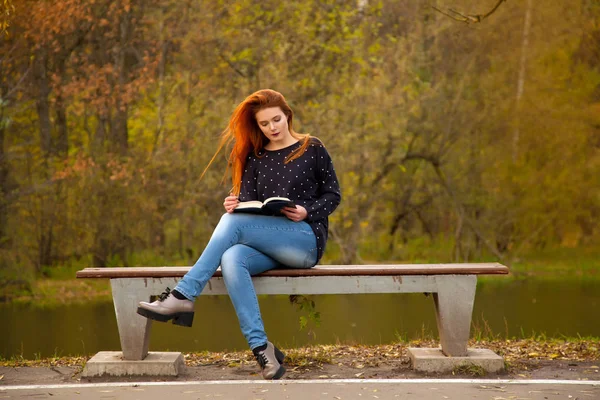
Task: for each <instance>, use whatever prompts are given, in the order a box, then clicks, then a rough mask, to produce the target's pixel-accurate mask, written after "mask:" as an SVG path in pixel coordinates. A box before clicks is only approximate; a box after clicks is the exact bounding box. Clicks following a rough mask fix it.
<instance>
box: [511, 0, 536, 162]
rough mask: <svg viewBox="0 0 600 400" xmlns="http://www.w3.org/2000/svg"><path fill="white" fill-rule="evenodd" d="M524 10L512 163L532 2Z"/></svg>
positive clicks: (517, 145)
mask: <svg viewBox="0 0 600 400" xmlns="http://www.w3.org/2000/svg"><path fill="white" fill-rule="evenodd" d="M526 7H527V8H526V9H525V20H524V22H523V40H522V41H521V59H520V61H519V77H518V79H517V95H516V100H515V130H514V132H513V152H512V158H513V162H515V161H517V157H518V156H519V141H520V136H521V132H520V129H521V126H520V125H521V117H520V113H521V97H523V91H524V89H525V65H526V62H527V53H528V51H529V27H530V26H531V8H532V0H527V5H526Z"/></svg>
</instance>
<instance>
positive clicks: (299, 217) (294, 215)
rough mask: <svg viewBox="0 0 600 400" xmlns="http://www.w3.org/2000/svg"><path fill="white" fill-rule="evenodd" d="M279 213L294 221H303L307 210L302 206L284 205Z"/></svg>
mask: <svg viewBox="0 0 600 400" xmlns="http://www.w3.org/2000/svg"><path fill="white" fill-rule="evenodd" d="M281 213H282V214H283V215H285V216H286V217H288V218H289V219H291V220H292V221H294V222H300V221H304V219H305V218H306V216H307V215H308V211H306V208H304V207H302V206H296V207H284V208H282V209H281Z"/></svg>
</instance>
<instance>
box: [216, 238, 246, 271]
mask: <svg viewBox="0 0 600 400" xmlns="http://www.w3.org/2000/svg"><path fill="white" fill-rule="evenodd" d="M241 250H242V246H241V245H235V246H232V247H230V248H229V249H227V250H226V251H225V253H223V255H222V256H221V272H222V273H223V278H225V279H227V277H229V276H231V275H233V274H235V273H236V271H238V270H239V269H240V268H244V258H245V256H244V255H243V254H242V251H241Z"/></svg>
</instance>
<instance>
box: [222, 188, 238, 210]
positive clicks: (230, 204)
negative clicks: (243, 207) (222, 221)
mask: <svg viewBox="0 0 600 400" xmlns="http://www.w3.org/2000/svg"><path fill="white" fill-rule="evenodd" d="M239 203H240V201H239V200H238V198H237V196H234V195H233V194H231V193H229V196H227V197H225V201H224V202H223V207H225V211H227V212H228V213H229V214H231V213H232V212H233V210H235V208H236V207H237V205H238V204H239Z"/></svg>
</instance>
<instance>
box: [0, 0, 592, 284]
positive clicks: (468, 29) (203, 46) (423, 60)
mask: <svg viewBox="0 0 600 400" xmlns="http://www.w3.org/2000/svg"><path fill="white" fill-rule="evenodd" d="M496 3H498V2H497V1H496V0H486V1H475V0H453V1H451V2H448V3H444V4H442V3H440V2H438V1H435V0H434V1H429V2H427V1H417V0H381V1H372V0H359V1H358V2H357V1H355V0H353V1H344V0H323V1H313V0H305V1H290V2H285V1H271V0H267V1H264V0H262V1H256V0H232V1H220V0H213V1H200V0H194V1H192V0H178V1H174V0H119V1H114V0H45V1H40V0H18V1H17V0H12V1H10V0H3V1H2V3H0V8H1V10H2V13H1V15H0V19H1V23H0V26H1V27H2V28H3V29H4V30H5V32H4V33H3V37H2V39H1V40H2V41H1V42H0V287H2V290H3V291H6V290H13V289H15V288H17V289H18V288H20V289H25V290H27V289H28V288H30V287H31V282H33V281H34V280H35V279H37V278H39V277H43V276H51V275H52V273H53V271H54V270H56V269H58V268H67V269H68V270H69V269H70V270H73V269H79V268H81V267H86V266H116V265H129V266H133V265H191V264H192V263H193V262H194V261H195V259H196V258H197V257H198V255H199V253H200V252H201V250H202V249H203V247H204V244H205V243H206V242H207V240H208V238H209V236H210V233H211V232H212V230H213V228H214V227H215V225H216V223H217V222H218V220H219V218H220V215H221V214H222V211H223V210H222V205H221V204H222V201H223V198H224V197H225V196H226V195H227V193H228V189H229V187H230V182H229V180H227V179H226V180H225V182H224V183H223V181H222V177H223V172H224V171H225V169H226V156H225V153H223V154H222V156H220V157H219V158H218V160H217V162H216V163H215V164H214V165H213V166H212V167H211V168H210V169H209V170H208V172H207V174H206V175H205V176H204V178H203V179H200V175H201V174H202V171H203V170H204V168H205V166H206V165H207V164H208V161H209V159H210V157H211V156H212V155H213V154H214V152H215V150H216V147H217V146H216V143H217V141H218V138H219V135H220V133H221V131H222V130H223V128H224V127H225V126H226V123H227V120H228V117H229V116H230V114H231V112H232V111H233V109H234V108H235V106H236V105H237V104H238V103H239V102H240V101H242V100H243V99H244V98H245V96H247V95H248V94H250V93H251V92H253V91H255V90H258V89H261V88H272V89H275V90H278V91H280V92H282V93H283V94H284V95H285V96H286V98H287V99H288V101H289V102H290V104H291V106H292V108H293V109H294V111H295V120H296V121H297V122H296V125H295V128H296V130H297V131H299V132H305V133H311V134H312V135H315V136H317V137H319V138H320V139H321V140H322V141H323V142H324V143H325V145H326V146H327V148H328V150H329V152H330V153H331V155H332V157H333V160H334V163H335V166H336V171H337V173H338V177H339V179H340V182H341V187H342V191H343V202H342V204H341V206H340V207H339V209H338V210H337V211H336V213H334V214H333V215H332V217H331V239H330V242H329V244H328V250H327V252H326V254H325V257H324V259H323V262H324V263H341V264H345V263H360V262H385V261H404V262H419V261H434V262H452V261H455V262H459V261H474V260H498V261H501V262H503V263H506V264H508V265H511V264H512V263H514V262H516V261H517V260H519V259H520V257H523V256H524V255H525V254H540V253H544V252H547V253H552V252H555V253H553V254H556V251H559V252H560V251H561V249H571V250H572V252H571V254H574V253H586V252H589V251H590V250H589V249H597V248H598V245H599V244H600V228H599V226H598V224H597V222H596V221H597V220H598V218H599V217H600V184H599V183H600V179H599V178H598V177H599V176H600V1H599V0H574V1H559V0H549V1H544V2H534V1H533V0H524V1H507V2H501V4H500V6H499V7H498V9H497V10H496V11H495V12H494V13H493V14H492V15H490V16H489V17H488V18H486V19H484V20H483V21H481V22H477V21H476V20H467V21H463V22H460V21H458V20H457V19H455V18H452V17H457V16H458V15H459V14H456V13H455V12H453V11H451V10H450V8H453V9H454V10H458V11H460V12H462V14H485V13H486V12H487V11H489V10H490V9H492V8H493V7H494V6H495V5H496ZM441 11H442V12H441ZM445 14H448V15H445ZM458 19H461V18H458ZM557 249H558V250H557ZM11 288H12V289H11Z"/></svg>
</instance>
